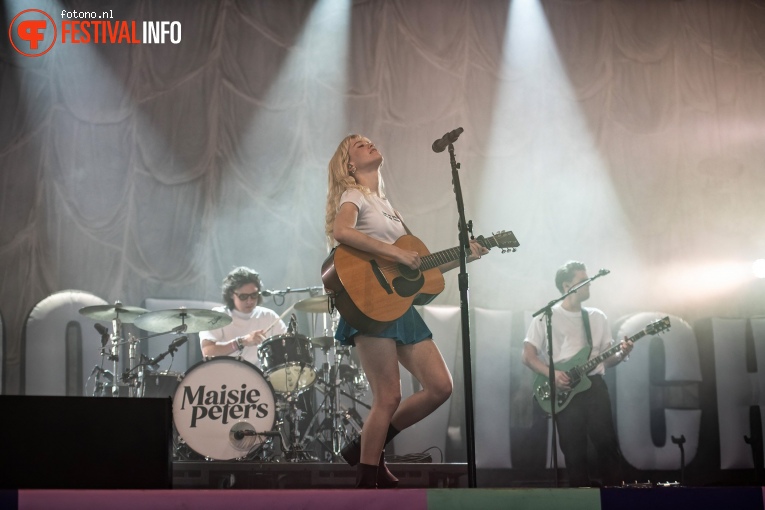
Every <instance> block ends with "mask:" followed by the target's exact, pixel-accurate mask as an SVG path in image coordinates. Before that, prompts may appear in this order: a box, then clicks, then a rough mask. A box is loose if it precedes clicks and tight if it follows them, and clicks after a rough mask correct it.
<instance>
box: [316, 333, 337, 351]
mask: <svg viewBox="0 0 765 510" xmlns="http://www.w3.org/2000/svg"><path fill="white" fill-rule="evenodd" d="M311 344H313V346H314V347H321V348H322V349H329V348H330V347H332V346H333V345H335V339H334V338H333V337H331V336H315V337H313V338H311Z"/></svg>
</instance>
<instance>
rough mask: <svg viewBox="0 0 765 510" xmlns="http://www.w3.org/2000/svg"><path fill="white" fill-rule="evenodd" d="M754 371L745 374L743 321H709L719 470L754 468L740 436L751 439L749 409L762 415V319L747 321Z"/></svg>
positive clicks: (764, 386) (764, 321)
mask: <svg viewBox="0 0 765 510" xmlns="http://www.w3.org/2000/svg"><path fill="white" fill-rule="evenodd" d="M751 321H752V337H753V340H754V354H755V356H756V362H757V368H758V370H757V371H756V372H754V373H749V372H748V371H747V356H746V336H747V334H746V322H747V320H746V319H717V318H715V319H712V340H713V345H714V349H715V385H716V388H717V416H718V423H719V427H720V468H721V469H747V468H752V467H754V462H753V461H752V450H751V448H750V446H749V445H748V444H746V442H744V436H751V430H750V425H749V408H750V407H751V406H759V407H760V412H762V406H763V395H765V391H764V390H765V370H760V367H759V365H760V364H762V363H765V350H764V349H765V319H751Z"/></svg>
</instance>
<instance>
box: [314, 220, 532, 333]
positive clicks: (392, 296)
mask: <svg viewBox="0 0 765 510" xmlns="http://www.w3.org/2000/svg"><path fill="white" fill-rule="evenodd" d="M476 241H478V243H479V244H480V245H481V246H483V247H485V248H488V249H491V248H494V247H497V248H501V249H502V253H505V252H508V251H515V248H516V247H518V246H519V243H518V240H517V239H516V238H515V236H514V235H513V233H512V232H507V231H501V232H498V233H495V234H494V235H492V236H491V237H489V238H484V237H483V236H480V237H477V238H476ZM393 244H394V245H395V246H398V247H399V248H402V249H404V250H411V251H416V252H417V253H418V254H419V255H420V261H421V264H420V267H419V269H411V268H410V267H409V266H406V265H404V264H400V263H398V262H395V261H392V260H388V259H385V258H381V257H377V256H374V255H371V254H369V253H367V252H364V251H361V250H357V249H355V248H351V247H350V246H346V245H344V244H340V245H338V246H337V247H336V248H335V249H334V250H333V251H332V253H330V254H329V256H328V257H327V259H326V260H325V261H324V263H323V264H322V267H321V279H322V281H323V282H324V287H325V289H326V291H327V294H329V296H330V299H331V300H332V301H333V303H334V306H335V307H336V308H337V310H338V311H339V312H340V315H342V316H343V318H344V319H345V320H346V321H347V322H348V323H349V324H350V325H351V326H353V327H354V328H356V329H358V330H360V331H364V332H368V333H377V332H380V331H382V330H383V329H385V328H386V327H387V326H388V325H389V324H390V323H391V322H393V321H395V320H397V319H398V318H399V317H401V316H402V315H404V313H405V312H406V311H407V310H408V309H409V307H410V306H411V305H412V304H415V305H424V304H427V303H429V302H430V301H432V300H433V298H435V297H436V296H437V295H438V294H439V293H440V292H441V291H442V290H444V277H443V275H442V274H441V271H440V270H439V268H438V266H440V265H442V264H445V263H447V262H452V261H454V260H458V259H459V256H460V250H459V246H457V247H455V248H450V249H448V250H443V251H439V252H436V253H430V252H429V251H428V249H427V248H426V247H425V244H424V243H423V242H422V241H420V240H419V239H418V238H416V237H415V236H413V235H404V236H401V237H399V238H398V239H397V240H396V242H395V243H393Z"/></svg>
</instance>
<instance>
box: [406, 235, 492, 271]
mask: <svg viewBox="0 0 765 510" xmlns="http://www.w3.org/2000/svg"><path fill="white" fill-rule="evenodd" d="M475 240H476V241H477V242H478V244H480V245H481V246H483V247H484V248H488V249H492V248H496V247H497V246H498V244H497V240H496V239H495V238H494V237H490V238H488V239H484V238H483V237H477V238H476V239H475ZM459 257H460V247H459V246H455V247H454V248H449V249H448V250H441V251H437V252H434V253H431V254H430V255H425V256H424V257H421V259H420V261H421V264H420V270H421V271H427V270H428V269H433V268H434V267H438V266H440V265H442V264H446V263H448V262H452V261H454V260H457V259H458V258H459Z"/></svg>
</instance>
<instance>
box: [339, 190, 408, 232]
mask: <svg viewBox="0 0 765 510" xmlns="http://www.w3.org/2000/svg"><path fill="white" fill-rule="evenodd" d="M345 202H350V203H352V204H355V205H356V207H358V209H359V216H358V219H357V220H356V230H358V231H359V232H361V233H363V234H366V235H368V236H370V237H373V238H375V239H377V240H378V241H382V242H384V243H389V244H393V243H394V242H395V241H396V239H398V238H399V237H401V236H403V235H405V234H406V229H405V228H404V224H403V223H401V220H400V219H398V217H397V216H396V211H395V210H394V209H393V207H392V206H391V205H390V202H388V199H386V198H380V197H379V196H377V195H374V194H371V195H365V194H364V193H362V192H361V191H359V190H357V189H349V190H345V191H344V192H343V194H342V196H341V197H340V205H338V207H340V206H341V205H343V204H344V203H345Z"/></svg>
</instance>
